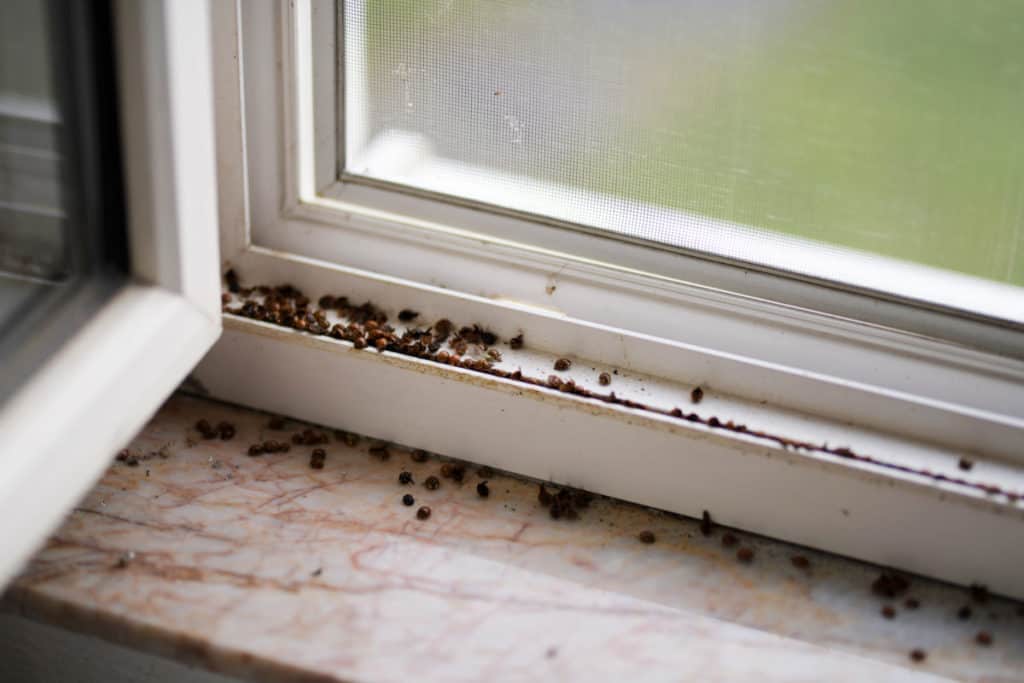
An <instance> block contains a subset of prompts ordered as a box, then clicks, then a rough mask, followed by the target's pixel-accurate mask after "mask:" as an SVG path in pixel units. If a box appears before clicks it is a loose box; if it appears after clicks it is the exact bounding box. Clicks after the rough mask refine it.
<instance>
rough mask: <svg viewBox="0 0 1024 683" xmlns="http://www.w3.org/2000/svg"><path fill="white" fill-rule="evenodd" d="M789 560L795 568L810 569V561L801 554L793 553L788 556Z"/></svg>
mask: <svg viewBox="0 0 1024 683" xmlns="http://www.w3.org/2000/svg"><path fill="white" fill-rule="evenodd" d="M789 561H790V562H792V563H793V566H794V567H796V568H797V569H810V567H811V561H810V560H808V559H807V558H806V557H804V556H803V555H794V556H793V557H791V558H789Z"/></svg>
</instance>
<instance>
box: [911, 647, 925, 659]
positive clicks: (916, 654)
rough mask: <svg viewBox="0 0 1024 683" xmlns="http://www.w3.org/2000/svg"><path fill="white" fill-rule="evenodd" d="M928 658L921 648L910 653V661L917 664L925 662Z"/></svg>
mask: <svg viewBox="0 0 1024 683" xmlns="http://www.w3.org/2000/svg"><path fill="white" fill-rule="evenodd" d="M927 656H928V654H927V653H926V652H925V651H924V650H921V649H919V648H918V649H914V650H911V651H910V659H911V660H912V661H915V662H923V661H924V658H925V657H927Z"/></svg>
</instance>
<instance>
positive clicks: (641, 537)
mask: <svg viewBox="0 0 1024 683" xmlns="http://www.w3.org/2000/svg"><path fill="white" fill-rule="evenodd" d="M636 539H637V540H638V541H640V542H641V543H646V544H647V545H650V544H652V543H654V541H655V540H656V539H655V538H654V532H653V531H647V530H644V531H641V532H640V533H638V534H637V535H636Z"/></svg>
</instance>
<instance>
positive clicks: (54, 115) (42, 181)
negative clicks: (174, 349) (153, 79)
mask: <svg viewBox="0 0 1024 683" xmlns="http://www.w3.org/2000/svg"><path fill="white" fill-rule="evenodd" d="M45 10H46V7H45V5H44V4H43V3H40V2H35V1H33V0H9V1H5V2H3V3H0V269H2V270H3V271H6V272H8V273H13V274H19V275H25V276H29V277H32V278H43V279H58V278H60V277H62V276H63V275H66V272H67V265H68V264H67V260H66V258H65V253H64V243H65V241H64V229H65V225H64V222H63V220H62V216H63V210H62V207H61V179H60V149H59V146H58V142H57V130H58V126H59V125H60V121H59V117H58V107H57V103H56V100H55V97H54V87H53V82H52V76H51V69H52V64H51V60H50V51H49V49H48V47H49V41H50V37H49V35H48V27H47V25H46V16H45ZM12 287H16V288H18V289H24V287H23V286H16V285H8V286H7V287H5V288H4V289H3V290H0V293H3V292H8V290H10V289H11V288H12ZM0 296H3V294H0ZM4 299H5V300H6V299H9V296H4ZM3 305H4V302H0V306H3Z"/></svg>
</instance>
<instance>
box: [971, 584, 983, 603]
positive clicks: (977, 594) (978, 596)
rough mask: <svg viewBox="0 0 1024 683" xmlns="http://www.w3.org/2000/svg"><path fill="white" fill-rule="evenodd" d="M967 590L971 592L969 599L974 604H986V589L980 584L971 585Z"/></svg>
mask: <svg viewBox="0 0 1024 683" xmlns="http://www.w3.org/2000/svg"><path fill="white" fill-rule="evenodd" d="M968 589H969V590H970V591H971V599H972V600H974V602H977V603H980V604H985V603H986V602H988V588H986V587H985V586H983V585H981V584H980V583H972V584H971V585H970V586H969V587H968Z"/></svg>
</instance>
